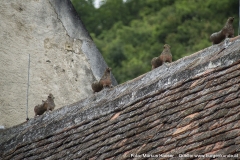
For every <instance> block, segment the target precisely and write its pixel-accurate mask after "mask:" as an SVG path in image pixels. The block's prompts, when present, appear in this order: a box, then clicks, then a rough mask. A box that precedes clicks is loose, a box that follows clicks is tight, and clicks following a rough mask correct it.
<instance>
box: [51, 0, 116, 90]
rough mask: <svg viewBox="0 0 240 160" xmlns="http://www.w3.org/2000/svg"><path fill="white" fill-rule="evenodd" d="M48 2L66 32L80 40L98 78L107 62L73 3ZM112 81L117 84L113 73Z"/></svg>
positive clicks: (53, 0) (63, 1)
mask: <svg viewBox="0 0 240 160" xmlns="http://www.w3.org/2000/svg"><path fill="white" fill-rule="evenodd" d="M50 2H51V4H52V6H53V7H54V9H55V11H56V13H57V15H58V18H59V19H60V20H61V22H62V23H63V26H64V27H65V29H66V31H67V34H68V35H69V36H70V37H71V38H74V39H79V40H81V41H82V52H83V53H84V54H85V55H86V57H87V58H88V61H89V63H90V66H91V69H92V72H93V75H94V76H95V77H96V79H97V80H99V79H100V78H101V76H102V75H103V73H104V71H105V69H106V67H107V64H106V62H105V61H104V59H103V57H102V55H101V53H100V52H99V50H98V49H97V47H96V45H95V44H94V42H93V40H92V38H91V37H90V35H89V33H88V31H87V30H86V28H85V26H84V24H83V23H82V21H81V19H80V17H79V16H78V14H77V12H76V11H75V9H74V8H73V5H72V4H71V2H70V1H69V0H61V1H59V0H50ZM110 67H111V66H110ZM112 83H113V85H117V81H116V79H115V78H114V76H113V75H112Z"/></svg>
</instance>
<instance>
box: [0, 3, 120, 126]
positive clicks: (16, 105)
mask: <svg viewBox="0 0 240 160" xmlns="http://www.w3.org/2000/svg"><path fill="white" fill-rule="evenodd" d="M0 21H1V23H0V35H1V36H0V57H1V58H0V126H5V128H8V127H11V126H14V125H16V124H19V123H22V122H24V121H26V118H27V113H28V117H29V118H33V117H34V106H35V105H37V104H40V103H41V102H42V100H46V98H47V96H48V94H49V93H52V94H53V95H54V97H55V104H56V109H57V108H60V107H62V106H65V105H68V104H71V103H74V102H76V101H78V100H80V99H84V98H86V97H88V96H89V95H91V94H92V89H91V83H92V82H93V81H94V80H95V79H98V80H99V79H100V77H101V75H102V74H103V72H104V70H105V68H106V67H107V65H106V63H105V61H104V59H103V58H102V56H101V54H100V53H99V51H98V49H97V48H96V46H95V44H94V43H93V41H92V39H91V37H90V36H89V34H88V32H87V31H86V29H85V28H84V26H83V24H82V22H81V20H80V18H79V17H78V15H77V14H76V11H75V10H74V8H73V6H72V4H71V2H70V1H69V0H61V1H58V0H25V1H22V0H14V1H9V0H2V1H1V5H0ZM29 55H30V72H29V96H28V112H27V109H26V108H27V107H26V106H27V85H28V62H29ZM113 82H114V84H115V85H116V84H117V82H116V80H115V79H114V77H113Z"/></svg>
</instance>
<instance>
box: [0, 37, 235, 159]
mask: <svg viewBox="0 0 240 160" xmlns="http://www.w3.org/2000/svg"><path fill="white" fill-rule="evenodd" d="M239 44H240V39H239V37H237V38H233V39H231V43H230V45H229V47H227V48H225V49H224V43H221V44H219V45H214V46H211V47H208V48H206V49H203V50H201V51H199V52H197V53H194V54H192V55H190V56H188V57H184V58H182V59H180V60H178V61H176V62H173V63H171V64H167V65H164V66H161V67H159V68H156V69H154V70H152V71H150V72H148V73H146V74H144V75H142V76H139V77H137V78H135V79H133V80H131V81H128V82H126V83H124V84H121V85H118V86H116V87H114V88H113V89H109V90H103V91H101V92H99V93H96V94H95V95H93V96H91V97H89V98H87V99H85V100H82V101H79V102H76V103H74V104H71V105H68V106H66V107H63V108H61V109H58V110H56V111H53V112H51V113H46V114H44V115H42V116H39V117H37V118H34V119H31V120H29V121H28V122H26V123H23V124H21V125H18V126H15V127H12V128H9V129H6V130H4V131H0V136H1V137H3V138H2V139H1V140H0V144H1V145H0V157H2V158H4V159H24V158H27V159H39V158H40V159H131V158H135V159H138V157H140V158H141V159H144V158H146V157H149V156H150V157H151V156H153V157H155V158H160V157H161V158H166V156H170V157H168V159H181V158H182V157H181V156H185V157H187V158H190V159H191V158H193V156H194V155H199V156H203V157H204V158H209V156H216V155H217V154H219V155H222V156H232V158H236V156H238V154H239V153H240V148H239V144H240V139H239V137H240V115H239V111H240V100H239V98H240V72H239V70H240V45H239ZM159 75H161V76H159ZM207 154H208V155H207ZM156 156H158V157H156ZM164 156H165V157H164ZM172 156H174V157H172ZM191 156H192V157H191ZM207 156H208V157H207ZM234 156H235V157H234ZM239 156H240V155H239ZM196 158H197V157H196ZM198 158H200V157H198Z"/></svg>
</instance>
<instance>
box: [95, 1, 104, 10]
mask: <svg viewBox="0 0 240 160" xmlns="http://www.w3.org/2000/svg"><path fill="white" fill-rule="evenodd" d="M101 1H102V0H95V2H94V6H95V7H96V8H99V6H100V2H101Z"/></svg>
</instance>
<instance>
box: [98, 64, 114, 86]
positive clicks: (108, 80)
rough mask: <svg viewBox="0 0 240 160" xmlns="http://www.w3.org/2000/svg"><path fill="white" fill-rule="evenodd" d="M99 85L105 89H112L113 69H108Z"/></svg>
mask: <svg viewBox="0 0 240 160" xmlns="http://www.w3.org/2000/svg"><path fill="white" fill-rule="evenodd" d="M99 84H101V85H102V86H103V88H104V87H112V80H111V68H109V67H108V68H107V69H106V70H105V72H104V74H103V76H102V78H101V79H100V81H99Z"/></svg>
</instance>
